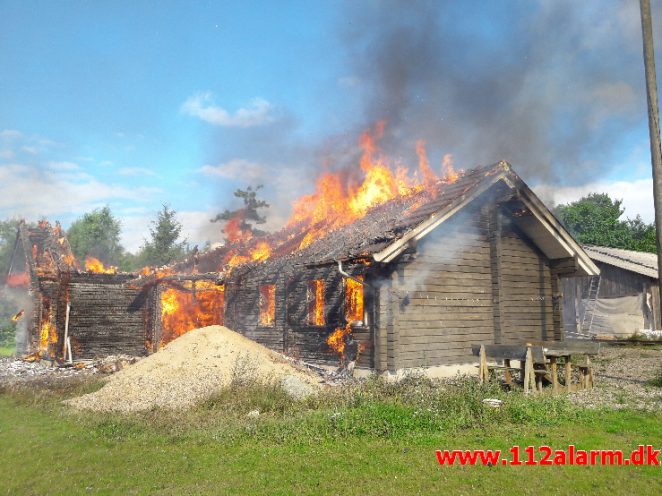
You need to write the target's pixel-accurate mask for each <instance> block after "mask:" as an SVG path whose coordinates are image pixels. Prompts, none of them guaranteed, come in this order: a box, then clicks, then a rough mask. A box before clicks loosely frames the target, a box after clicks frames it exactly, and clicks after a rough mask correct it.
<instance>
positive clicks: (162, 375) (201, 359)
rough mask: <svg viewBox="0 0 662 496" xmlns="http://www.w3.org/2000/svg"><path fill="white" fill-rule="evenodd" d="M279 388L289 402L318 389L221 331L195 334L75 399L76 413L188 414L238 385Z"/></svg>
mask: <svg viewBox="0 0 662 496" xmlns="http://www.w3.org/2000/svg"><path fill="white" fill-rule="evenodd" d="M242 381H246V382H258V383H274V382H275V383H280V384H281V385H283V387H284V388H285V389H286V390H287V391H288V392H290V394H291V395H293V396H305V395H306V394H310V393H311V392H314V391H315V390H316V389H317V388H318V387H319V383H320V381H319V377H317V376H316V375H315V374H313V373H310V372H307V371H305V370H300V369H298V368H295V367H294V366H293V365H292V364H290V363H289V362H287V361H286V360H285V359H284V358H283V357H282V356H281V355H279V354H278V353H275V352H274V351H271V350H269V349H268V348H265V347H264V346H262V345H260V344H258V343H256V342H255V341H251V340H250V339H248V338H245V337H244V336H242V335H241V334H238V333H236V332H234V331H231V330H230V329H227V328H225V327H222V326H210V327H203V328H201V329H195V330H193V331H191V332H188V333H186V334H184V335H183V336H181V337H179V338H177V339H175V340H174V341H172V342H171V343H169V344H168V345H167V346H165V347H164V348H163V349H161V350H159V351H158V352H157V353H154V354H153V355H150V356H148V357H146V358H144V359H142V360H140V361H138V362H137V363H135V364H133V365H130V366H128V367H127V368H125V369H122V370H120V371H119V372H117V373H116V374H114V375H112V376H110V377H109V379H108V382H107V383H106V384H105V385H104V386H103V387H102V388H101V389H100V390H98V391H96V392H94V393H91V394H86V395H83V396H80V397H78V398H73V399H71V400H68V401H67V402H66V403H67V404H68V405H70V406H73V407H74V408H79V409H86V410H94V411H119V412H135V411H141V410H149V409H152V408H155V407H158V408H168V409H181V408H186V407H189V406H191V405H194V404H196V403H199V402H200V401H202V400H205V399H206V398H208V397H210V396H211V395H213V394H214V393H216V392H218V391H219V390H221V389H223V388H226V387H228V386H230V385H231V384H233V383H237V382H242Z"/></svg>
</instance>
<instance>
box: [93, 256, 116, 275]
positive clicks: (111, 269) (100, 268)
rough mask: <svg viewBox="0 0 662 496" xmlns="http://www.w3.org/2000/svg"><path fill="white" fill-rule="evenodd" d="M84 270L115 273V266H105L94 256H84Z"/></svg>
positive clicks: (96, 272)
mask: <svg viewBox="0 0 662 496" xmlns="http://www.w3.org/2000/svg"><path fill="white" fill-rule="evenodd" d="M85 270H86V271H88V272H94V273H95V274H116V273H117V267H113V266H112V265H109V266H108V267H106V266H105V265H104V264H103V262H101V260H99V259H98V258H94V257H90V256H88V257H85Z"/></svg>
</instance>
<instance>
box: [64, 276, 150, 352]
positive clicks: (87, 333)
mask: <svg viewBox="0 0 662 496" xmlns="http://www.w3.org/2000/svg"><path fill="white" fill-rule="evenodd" d="M88 279H89V280H87V281H81V280H79V281H76V282H73V281H72V282H70V283H69V284H68V285H67V290H66V291H67V292H68V296H69V301H70V305H71V310H70V314H69V336H70V337H71V342H72V344H71V346H72V353H73V357H74V359H76V358H94V357H98V356H106V355H114V354H119V353H123V354H127V355H144V354H145V353H146V352H147V349H146V339H147V337H148V336H147V333H146V331H147V330H146V328H145V327H146V326H145V322H146V315H145V311H146V307H147V305H146V302H147V296H148V294H146V293H145V292H143V291H141V289H140V288H136V287H131V286H130V285H126V284H124V283H121V282H103V283H102V282H101V281H100V279H101V278H100V276H96V277H95V276H89V277H88ZM59 307H60V310H59V312H58V316H59V318H58V330H59V335H60V341H61V342H62V340H63V339H64V325H65V312H66V295H64V294H62V295H61V298H60V305H59Z"/></svg>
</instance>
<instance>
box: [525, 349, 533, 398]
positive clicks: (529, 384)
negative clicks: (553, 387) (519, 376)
mask: <svg viewBox="0 0 662 496" xmlns="http://www.w3.org/2000/svg"><path fill="white" fill-rule="evenodd" d="M535 375H536V373H535V370H534V369H533V353H532V352H531V347H530V346H529V347H527V349H526V362H525V363H524V392H525V393H528V392H529V389H533V391H535V390H536V377H535Z"/></svg>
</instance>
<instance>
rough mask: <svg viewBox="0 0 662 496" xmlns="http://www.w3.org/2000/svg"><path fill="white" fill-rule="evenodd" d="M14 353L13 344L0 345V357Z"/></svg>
mask: <svg viewBox="0 0 662 496" xmlns="http://www.w3.org/2000/svg"><path fill="white" fill-rule="evenodd" d="M14 353H16V348H15V347H13V346H0V357H8V356H12V355H14Z"/></svg>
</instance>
